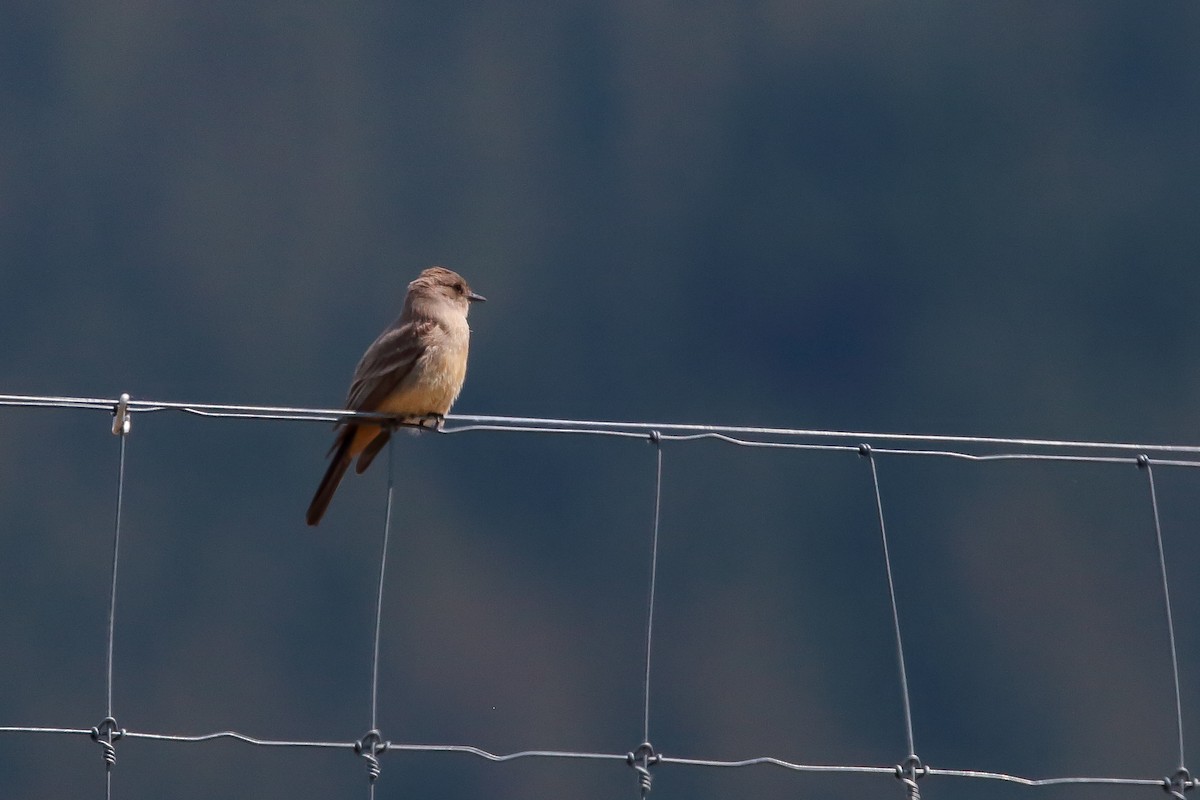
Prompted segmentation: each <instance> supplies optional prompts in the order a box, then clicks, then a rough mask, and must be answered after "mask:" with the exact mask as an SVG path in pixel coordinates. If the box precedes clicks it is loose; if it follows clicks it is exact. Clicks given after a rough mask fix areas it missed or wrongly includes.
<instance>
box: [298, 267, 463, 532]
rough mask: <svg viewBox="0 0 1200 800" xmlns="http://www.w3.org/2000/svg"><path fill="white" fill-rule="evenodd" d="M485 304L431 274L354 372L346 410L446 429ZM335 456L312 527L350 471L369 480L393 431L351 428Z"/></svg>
mask: <svg viewBox="0 0 1200 800" xmlns="http://www.w3.org/2000/svg"><path fill="white" fill-rule="evenodd" d="M485 299H486V298H485V297H483V296H482V295H478V294H476V293H475V292H473V291H471V287H470V286H468V285H467V282H466V281H465V280H463V277H462V276H461V275H459V274H458V273H457V272H453V271H452V270H449V269H446V268H445V267H429V268H428V269H426V270H423V271H422V272H421V274H420V275H418V276H417V278H416V280H414V281H412V282H411V283H410V284H408V293H407V294H406V295H405V297H404V307H403V310H402V311H401V312H400V316H399V317H398V318H397V319H396V321H395V322H393V323H392V324H391V325H389V326H388V327H387V328H386V329H384V331H383V333H381V334H379V336H378V337H377V338H376V339H375V341H374V342H372V343H371V346H370V347H368V348H367V351H366V352H365V353H363V356H362V358H361V359H360V360H359V362H358V366H357V367H355V369H354V377H353V379H352V380H351V382H350V390H349V392H348V393H347V395H346V408H347V409H349V410H351V411H373V412H376V413H379V414H390V415H392V416H394V417H395V418H396V420H397V421H398V422H401V423H406V424H414V423H416V424H420V425H422V426H424V425H425V424H426V423H428V422H430V421H432V422H434V424H436V426H437V427H439V428H440V427H441V425H442V423H443V422H444V420H445V416H446V414H448V413H449V412H450V407H451V406H453V405H454V401H455V400H456V399H457V398H458V394H459V392H460V391H462V387H463V381H464V379H465V378H466V375H467V350H468V347H469V345H470V341H471V329H470V327H468V325H467V311H468V309H469V308H470V307H471V304H472V303H476V302H482V301H484V300H485ZM336 427H337V429H338V433H337V438H336V439H334V442H333V446H332V447H330V449H329V454H330V455H331V456H332V459H331V460H330V462H329V467H328V469H326V470H325V476H324V477H323V478H321V482H320V484H318V486H317V491H316V493H315V494H314V495H313V499H312V502H311V503H310V504H309V506H308V514H307V515H306V519H307V521H308V524H309V525H317V524H318V523H319V522H320V521H321V518H322V517H323V516H325V510H326V509H327V508H328V507H329V501H330V500H332V499H333V495H334V493H335V492H336V491H337V488H338V485H339V484H340V483H341V482H342V478H343V477H344V476H345V474H346V470H347V469H348V468H349V466H350V463H351V462H352V461H354V459H355V458H356V457H357V458H358V464H357V465H356V466H355V472H356V473H358V474H362V472H363V471H364V470H366V468H367V467H369V466H370V465H371V462H372V461H373V460H374V459H375V456H376V455H378V454H379V451H380V450H382V449H383V447H384V445H386V444H387V442H388V439H389V438H390V437H391V426H387V425H385V424H377V423H374V422H364V421H359V420H344V421H342V422H339V423H338V424H337V426H336Z"/></svg>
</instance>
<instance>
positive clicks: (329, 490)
mask: <svg viewBox="0 0 1200 800" xmlns="http://www.w3.org/2000/svg"><path fill="white" fill-rule="evenodd" d="M354 433H355V428H354V427H348V428H346V429H345V430H344V431H342V435H341V437H340V438H339V439H338V442H337V445H336V446H335V448H334V453H333V460H332V461H330V462H329V469H327V470H325V477H323V478H321V483H320V485H319V486H317V492H316V494H314V495H313V499H312V502H311V503H309V504H308V516H307V519H308V524H309V525H316V524H317V523H319V522H320V521H321V517H323V516H325V509H327V508H329V501H330V500H332V499H333V493H334V492H336V491H337V488H338V484H340V483H341V482H342V477H343V476H344V475H345V474H346V468H347V467H349V466H350V462H351V461H352V460H353V459H354V456H352V455H351V454H350V444H351V443H352V442H353V441H354Z"/></svg>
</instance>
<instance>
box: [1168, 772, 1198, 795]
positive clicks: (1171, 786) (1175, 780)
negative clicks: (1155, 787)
mask: <svg viewBox="0 0 1200 800" xmlns="http://www.w3.org/2000/svg"><path fill="white" fill-rule="evenodd" d="M1162 787H1163V791H1164V792H1166V793H1167V794H1169V795H1171V797H1173V798H1175V800H1185V798H1184V792H1189V791H1191V790H1192V789H1195V788H1196V781H1195V780H1193V779H1192V774H1191V773H1190V772H1188V771H1187V768H1186V767H1180V768H1179V770H1178V771H1177V772H1176V773H1175V774H1174V775H1172V776H1171V777H1169V778H1163V782H1162Z"/></svg>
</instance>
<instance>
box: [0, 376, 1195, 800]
mask: <svg viewBox="0 0 1200 800" xmlns="http://www.w3.org/2000/svg"><path fill="white" fill-rule="evenodd" d="M2 407H12V408H26V409H37V408H48V409H84V410H99V411H105V412H108V413H111V414H113V416H114V423H113V433H114V434H117V435H119V436H121V437H122V443H121V462H120V473H119V474H120V479H119V482H118V498H117V500H118V510H117V519H116V528H117V531H116V537H115V541H114V554H113V576H112V580H113V584H112V585H113V597H112V602H111V604H110V619H109V632H108V635H109V638H108V641H107V643H106V644H107V647H108V660H107V665H106V666H107V670H108V675H107V680H108V703H109V706H108V708H109V716H108V717H107V718H106V719H105V720H104V721H103V722H102V723H101V725H100V726H97V727H96V728H61V727H43V726H12V725H10V726H0V734H29V735H64V736H80V737H83V736H87V737H90V738H91V739H93V740H96V741H100V742H101V743H102V744H106V742H107V744H106V756H105V758H106V761H107V763H108V772H109V773H111V769H112V765H113V763H115V755H113V753H112V751H113V750H114V744H113V743H115V742H117V741H122V740H126V739H128V740H153V741H163V742H178V743H201V742H211V741H219V740H231V741H236V742H240V743H243V744H247V745H253V746H257V747H287V748H331V749H345V750H351V751H353V752H355V753H357V754H359V755H360V756H363V757H365V758H367V759H368V761H370V762H372V764H371V766H370V768H369V769H370V779H371V795H370V796H372V797H373V796H374V795H373V791H374V781H375V778H377V777H378V775H379V765H378V761H377V759H376V756H377V755H382V754H385V753H388V752H407V753H453V754H461V755H466V756H471V757H476V758H480V759H483V760H486V761H489V762H509V761H517V760H523V759H568V760H569V759H575V760H595V761H614V762H623V763H625V764H627V765H629V766H631V767H633V768H634V769H635V771H637V772H638V773H639V781H640V786H641V794H642V797H646V795H647V793H648V792H649V790H650V785H651V784H650V768H651V767H657V766H660V765H661V766H668V765H674V766H681V767H697V768H718V769H741V768H751V767H776V768H780V769H784V770H790V771H794V772H803V773H825V774H847V773H851V774H859V775H882V776H893V777H895V778H898V779H900V781H901V782H903V783H904V784H905V785H906V786H907V788H908V791H909V797H910V798H912V800H918V798H919V797H920V794H919V789H918V785H917V781H918V779H921V778H924V777H926V776H939V777H945V778H962V779H974V780H983V781H991V782H1000V783H1006V784H1014V785H1020V786H1027V787H1047V786H1065V785H1093V786H1101V785H1107V786H1130V787H1134V786H1146V787H1150V786H1155V787H1159V788H1160V789H1163V790H1166V792H1167V793H1168V794H1169V795H1170V796H1172V797H1175V798H1179V800H1183V798H1184V796H1185V792H1187V791H1190V790H1191V789H1193V788H1195V786H1196V784H1197V781H1196V780H1194V779H1193V778H1192V777H1191V775H1190V773H1189V772H1188V770H1187V769H1186V767H1185V766H1184V764H1183V760H1184V758H1183V756H1184V747H1183V725H1182V710H1181V703H1180V690H1179V668H1178V663H1177V660H1176V646H1175V639H1174V627H1173V623H1172V621H1171V607H1170V594H1169V587H1168V583H1167V575H1166V556H1165V553H1164V550H1163V545H1162V532H1161V525H1160V521H1159V513H1158V499H1157V495H1156V493H1155V490H1154V480H1153V471H1152V467H1157V466H1163V467H1200V445H1184V444H1156V443H1134V442H1104V441H1078V440H1066V439H1039V438H1010V437H995V436H953V435H940V434H913V433H881V432H868V431H841V430H821V429H802V428H775V427H757V426H733V425H703V424H694V423H660V422H654V423H651V422H615V421H600V420H573V419H555V418H541V417H517V416H495V415H471V414H450V415H447V416H446V418H445V424H444V425H443V426H441V427H439V428H437V429H436V430H437V433H439V434H441V435H452V434H470V433H488V432H493V433H517V434H545V435H585V436H602V437H617V438H637V439H646V440H649V441H651V442H653V443H655V444H656V445H657V447H656V462H657V471H656V474H655V498H654V517H653V537H652V552H651V563H650V591H649V608H648V617H647V622H646V640H645V648H646V650H645V687H644V688H645V705H644V707H643V712H644V717H643V720H642V721H643V733H644V735H645V741H644V742H643V743H642V744H641V745H640V746H639V747H638V749H637V750H636V751H634V752H627V753H596V752H579V751H568V750H522V751H517V752H511V753H493V752H490V751H488V750H485V749H482V748H479V747H475V746H472V745H466V744H419V743H401V742H392V741H387V740H383V739H382V738H381V737H380V735H379V733H378V731H376V730H374V725H375V713H376V702H377V701H376V690H377V681H378V663H377V662H378V649H379V641H378V636H379V625H378V622H379V615H380V614H382V593H383V564H384V563H385V560H386V555H387V530H388V528H389V527H390V519H391V507H390V495H391V492H392V478H391V474H390V471H391V465H390V463H389V480H388V492H389V504H388V515H387V520H386V521H385V524H384V540H383V548H382V551H381V561H380V564H379V567H378V568H379V579H380V583H379V602H378V607H377V612H376V613H377V617H376V626H375V637H376V639H375V643H374V648H375V659H376V663H375V666H374V668H373V674H372V687H371V703H372V709H371V712H372V713H371V726H372V729H371V730H370V731H369V732H368V734H367V735H366V736H365V737H364V738H363V739H360V740H358V741H321V740H311V741H308V740H286V739H265V738H258V737H254V736H250V735H247V734H245V733H240V732H237V731H219V732H214V733H205V734H199V735H185V734H175V733H159V732H147V731H135V730H126V729H124V728H117V727H116V723H115V720H114V719H113V716H112V714H113V710H112V704H111V691H112V690H111V686H112V649H111V648H112V637H113V627H114V625H115V610H114V609H115V600H116V591H117V589H116V587H117V577H116V563H117V561H116V545H117V541H119V533H120V500H121V497H120V494H121V492H120V487H121V485H122V484H123V480H124V468H125V448H124V436H125V435H126V434H128V432H129V430H130V419H131V418H133V417H136V416H137V415H141V414H153V413H170V412H175V413H180V414H186V415H192V416H198V417H203V418H215V419H241V420H274V421H294V422H322V423H331V422H333V423H345V422H351V421H356V422H378V423H381V424H386V425H391V426H401V427H403V426H406V425H408V423H404V422H400V421H397V420H396V419H394V418H393V417H390V416H388V415H386V414H375V413H370V412H354V411H348V410H345V409H322V408H304V407H292V406H262V405H231V404H213V403H182V402H165V401H157V400H139V399H132V398H130V397H129V396H128V395H122V396H121V397H117V398H94V397H63V396H37V395H15V394H0V408H2ZM412 426H413V427H418V426H417V425H416V424H415V423H412ZM420 427H424V426H420ZM698 441H713V442H717V443H722V444H729V445H733V446H738V447H748V448H777V449H793V450H811V451H827V452H844V453H846V454H850V455H856V456H860V457H861V456H865V457H867V459H868V460H870V463H871V468H870V469H871V472H870V476H871V479H872V481H873V486H874V499H875V501H876V508H877V512H878V520H879V525H880V533H881V534H882V536H883V546H884V554H885V561H886V554H887V536H886V529H885V519H884V509H883V506H882V500H881V497H880V489H879V475H878V472H877V471H876V468H875V462H874V460H873V459H874V457H875V456H895V457H932V458H948V459H958V460H965V461H974V462H988V461H1048V462H1069V463H1097V464H1130V465H1136V466H1138V467H1139V468H1143V469H1145V470H1146V473H1147V477H1148V481H1149V491H1150V501H1151V504H1152V508H1153V514H1154V517H1153V519H1154V526H1155V534H1156V537H1157V544H1158V556H1159V561H1160V566H1161V567H1162V590H1163V599H1164V602H1165V609H1166V618H1167V623H1168V628H1169V633H1170V653H1171V658H1172V666H1173V668H1174V677H1175V711H1176V723H1177V729H1178V738H1179V742H1178V743H1179V759H1180V765H1179V770H1178V771H1177V772H1176V773H1175V774H1174V775H1173V776H1169V777H1167V778H1148V777H1103V776H1072V777H1050V778H1030V777H1024V776H1020V775H1015V774H1009V773H1004V772H992V771H980V770H960V769H946V768H938V767H930V766H927V765H924V764H922V763H921V762H920V759H918V758H917V757H916V753H915V750H916V747H915V744H914V742H913V734H912V722H911V717H910V713H909V697H908V689H907V682H906V680H905V679H904V655H903V648H902V647H901V646H900V618H899V609H898V608H897V606H896V600H895V593H894V589H893V587H892V575H891V564H890V561H889V562H887V565H886V566H887V581H888V587H889V593H890V595H891V601H892V615H893V621H894V624H895V635H896V642H895V644H896V648H897V656H898V672H899V678H900V683H901V686H902V700H903V706H904V712H905V714H904V716H905V725H906V728H907V730H906V735H907V742H906V746H907V748H908V750H909V751H910V752H909V754H908V757H907V760H906V761H905V762H903V763H901V764H897V765H890V766H887V765H843V764H802V763H797V762H793V761H788V760H785V759H781V758H776V757H772V756H760V757H755V758H747V759H741V760H716V759H702V758H684V757H678V756H668V755H664V754H660V753H656V752H654V750H653V747H652V746H651V745H650V743H649V740H650V727H651V726H650V717H649V695H650V683H651V671H650V666H651V664H650V645H651V640H650V637H651V632H652V630H653V614H654V578H655V565H656V562H657V541H658V534H659V508H660V504H661V491H662V471H663V461H662V443H663V442H698ZM390 461H391V458H390V456H389V462H390ZM106 728H107V729H106ZM372 737H374V739H372ZM109 792H110V796H111V785H110V787H109Z"/></svg>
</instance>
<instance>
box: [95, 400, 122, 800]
mask: <svg viewBox="0 0 1200 800" xmlns="http://www.w3.org/2000/svg"><path fill="white" fill-rule="evenodd" d="M129 429H130V417H129V395H127V394H123V395H121V397H120V399H119V400H118V401H117V405H116V407H115V408H114V409H113V424H112V432H113V434H114V435H115V436H116V437H117V439H118V455H117V497H116V509H115V511H114V513H113V539H112V542H113V544H112V567H111V581H110V584H109V593H108V630H107V632H106V638H105V655H104V719H103V720H101V722H100V724H99V725H97V726H96V727H94V728H92V730H91V735H92V739H93V740H94V741H96V742H99V744H100V746H101V747H102V748H103V750H104V796H105V798H107V800H112V770H113V767H114V766H116V763H117V750H116V747H115V746H114V745H113V743H114V742H115V741H116V740H117V739H119V738H121V735H122V731H120V730H119V729H118V727H117V720H116V717H115V716H114V715H113V650H114V647H113V641H114V639H115V638H116V626H117V564H118V562H119V557H120V552H121V514H122V511H123V510H124V502H125V452H126V442H127V440H128V437H129Z"/></svg>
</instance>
